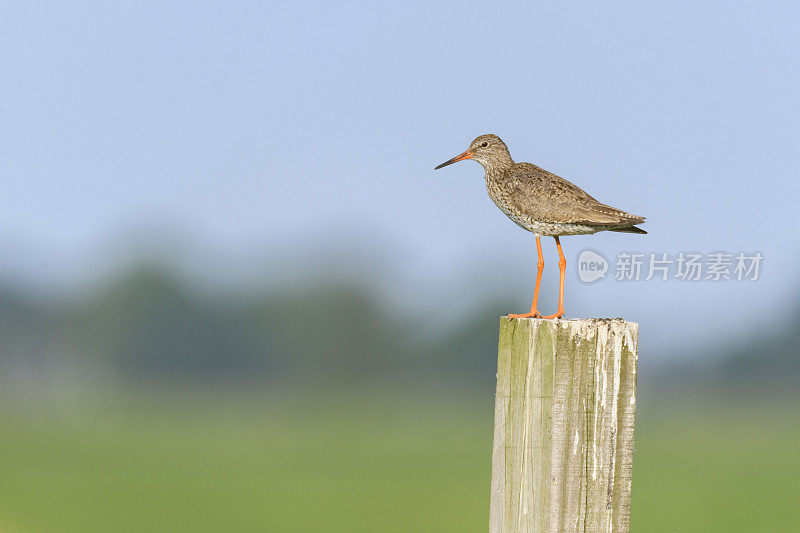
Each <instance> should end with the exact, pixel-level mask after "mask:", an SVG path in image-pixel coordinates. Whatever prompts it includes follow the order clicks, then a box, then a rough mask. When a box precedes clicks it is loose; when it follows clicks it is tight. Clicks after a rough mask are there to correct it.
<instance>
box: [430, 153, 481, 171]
mask: <svg viewBox="0 0 800 533" xmlns="http://www.w3.org/2000/svg"><path fill="white" fill-rule="evenodd" d="M474 155H475V152H470V151H469V150H467V151H466V152H464V153H463V154H459V155H457V156H455V157H454V158H453V159H450V160H449V161H445V162H444V163H442V164H441V165H439V166H438V167H436V168H434V169H433V170H439V169H440V168H442V167H446V166H447V165H452V164H453V163H457V162H458V161H463V160H464V159H472V156H474Z"/></svg>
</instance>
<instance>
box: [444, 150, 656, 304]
mask: <svg viewBox="0 0 800 533" xmlns="http://www.w3.org/2000/svg"><path fill="white" fill-rule="evenodd" d="M465 159H472V160H474V161H477V162H478V163H480V164H481V166H483V169H484V170H485V171H486V190H487V191H488V192H489V197H490V198H491V199H492V201H493V202H494V203H495V205H497V207H499V208H500V211H502V212H503V213H505V214H506V216H507V217H508V218H510V219H511V220H513V221H514V222H516V224H517V225H518V226H520V227H521V228H523V229H525V230H528V231H530V232H532V233H533V234H534V235H535V236H536V252H537V254H538V256H539V261H538V262H537V263H536V267H537V272H536V285H535V287H534V289H533V303H532V304H531V310H530V312H528V313H522V314H511V313H509V315H508V317H509V318H529V317H533V318H561V317H563V316H564V275H565V273H566V270H567V260H566V259H564V251H563V250H562V249H561V241H560V240H559V237H562V236H564V235H590V234H592V233H597V232H598V231H619V232H622V233H642V234H644V233H647V232H646V231H644V230H643V229H641V228H637V227H636V224H641V223H642V222H644V220H645V219H644V217H640V216H636V215H631V214H629V213H626V212H625V211H621V210H619V209H617V208H616V207H611V206H609V205H606V204H601V203H600V202H598V201H597V200H595V199H594V198H593V197H591V196H590V195H589V194H588V193H587V192H586V191H584V190H583V189H581V188H580V187H578V186H577V185H575V184H573V183H570V182H569V181H567V180H565V179H564V178H562V177H561V176H556V175H555V174H553V173H552V172H548V171H546V170H544V169H543V168H539V167H537V166H536V165H534V164H531V163H515V162H514V160H513V159H511V154H510V153H509V151H508V147H506V144H505V143H504V142H503V141H502V140H501V139H500V137H498V136H497V135H492V134H487V135H481V136H480V137H477V138H476V139H475V140H474V141H472V142H471V143H470V145H469V148H467V150H466V151H465V152H464V153H462V154H459V155H457V156H455V157H454V158H453V159H450V160H448V161H445V162H444V163H442V164H441V165H439V166H438V167H436V168H435V169H434V170H438V169H440V168H442V167H446V166H447V165H451V164H453V163H455V162H457V161H463V160H465ZM542 235H545V236H550V237H553V238H555V240H556V248H557V249H558V257H559V260H558V269H559V282H558V311H556V313H555V314H553V315H548V316H542V315H541V314H539V311H538V310H537V302H538V300H539V282H540V281H541V279H542V270H543V269H544V259H543V258H542V243H541V240H540V237H541V236H542Z"/></svg>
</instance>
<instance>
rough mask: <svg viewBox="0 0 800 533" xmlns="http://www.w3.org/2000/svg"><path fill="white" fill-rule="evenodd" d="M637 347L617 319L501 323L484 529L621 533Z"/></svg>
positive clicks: (629, 328)
mask: <svg viewBox="0 0 800 533" xmlns="http://www.w3.org/2000/svg"><path fill="white" fill-rule="evenodd" d="M637 344H638V325H637V324H635V323H632V322H626V321H624V320H622V319H580V320H543V319H532V318H520V319H507V318H503V319H502V321H501V325H500V345H499V351H498V363H497V394H496V398H495V424H494V449H493V452H492V489H491V511H490V531H492V532H517V531H530V532H537V533H538V532H556V531H557V532H573V531H574V532H578V531H580V532H584V531H589V532H593V531H613V532H626V531H628V529H629V517H630V494H631V471H632V467H633V431H634V413H635V410H636V360H637Z"/></svg>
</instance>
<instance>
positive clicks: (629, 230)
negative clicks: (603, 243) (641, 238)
mask: <svg viewBox="0 0 800 533" xmlns="http://www.w3.org/2000/svg"><path fill="white" fill-rule="evenodd" d="M609 231H618V232H620V233H639V234H641V235H647V232H646V231H645V230H643V229H642V228H637V227H636V226H626V227H624V228H616V229H612V230H609Z"/></svg>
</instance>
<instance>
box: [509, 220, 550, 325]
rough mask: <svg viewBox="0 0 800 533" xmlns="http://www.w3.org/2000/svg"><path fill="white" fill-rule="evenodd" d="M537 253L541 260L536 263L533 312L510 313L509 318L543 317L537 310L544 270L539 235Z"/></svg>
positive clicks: (537, 237)
mask: <svg viewBox="0 0 800 533" xmlns="http://www.w3.org/2000/svg"><path fill="white" fill-rule="evenodd" d="M536 253H537V255H538V256H539V261H537V263H536V286H535V287H534V288H533V303H532V304H531V312H530V313H523V314H521V315H513V314H511V313H509V315H508V318H541V317H542V315H540V314H539V311H537V310H536V303H537V302H538V301H539V282H540V281H541V279H542V270H544V258H542V241H541V240H540V239H539V235H536Z"/></svg>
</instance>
